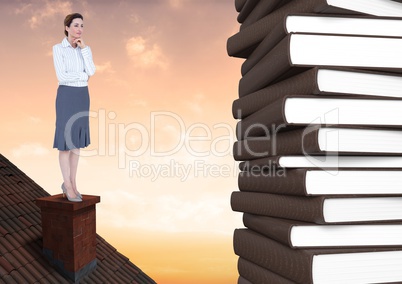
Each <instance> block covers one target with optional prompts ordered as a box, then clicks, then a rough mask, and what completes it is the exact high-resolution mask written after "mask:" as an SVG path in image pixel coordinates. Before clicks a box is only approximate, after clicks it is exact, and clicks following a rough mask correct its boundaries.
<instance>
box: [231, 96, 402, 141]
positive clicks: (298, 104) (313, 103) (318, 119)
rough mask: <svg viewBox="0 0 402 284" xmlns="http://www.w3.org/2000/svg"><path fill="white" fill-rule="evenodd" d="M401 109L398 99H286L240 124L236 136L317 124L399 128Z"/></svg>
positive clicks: (272, 132) (297, 97)
mask: <svg viewBox="0 0 402 284" xmlns="http://www.w3.org/2000/svg"><path fill="white" fill-rule="evenodd" d="M401 109H402V100H397V99H385V98H381V99H376V98H348V97H329V96H326V97H316V96H305V97H302V96H286V97H284V98H282V99H279V100H277V101H275V102H273V103H272V104H270V105H268V106H266V107H264V108H263V109H261V110H259V111H257V112H255V113H253V114H251V115H249V116H248V117H246V118H244V119H242V120H241V121H239V122H238V123H237V125H236V135H237V138H238V140H243V139H246V138H249V137H258V136H267V135H270V134H271V135H273V134H274V133H278V132H279V131H280V130H281V129H282V130H283V129H287V130H289V129H291V128H290V127H293V128H295V127H309V129H311V127H313V128H314V127H316V126H317V125H327V126H337V127H377V128H386V127H388V128H399V129H400V128H401V125H402V112H401V111H400V110H401Z"/></svg>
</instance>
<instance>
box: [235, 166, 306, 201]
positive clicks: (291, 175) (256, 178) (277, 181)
mask: <svg viewBox="0 0 402 284" xmlns="http://www.w3.org/2000/svg"><path fill="white" fill-rule="evenodd" d="M306 174H307V170H305V169H292V170H286V171H282V172H278V171H275V172H268V171H266V172H257V171H256V172H240V173H239V176H238V186H239V190H240V191H247V192H261V193H272V194H285V195H297V196H306V195H307V193H306Z"/></svg>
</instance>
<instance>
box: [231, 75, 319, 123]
mask: <svg viewBox="0 0 402 284" xmlns="http://www.w3.org/2000/svg"><path fill="white" fill-rule="evenodd" d="M318 70H319V68H318V67H316V68H312V69H310V70H308V71H305V72H303V73H301V74H298V75H295V76H293V77H290V78H288V79H286V80H283V81H280V82H278V83H276V84H272V85H270V86H268V87H266V88H264V89H261V90H258V91H256V92H254V93H251V94H249V95H247V96H243V97H240V98H239V99H236V100H235V101H234V102H233V104H232V114H233V117H234V118H236V119H241V118H245V117H247V116H249V115H251V114H253V113H254V112H256V111H258V110H260V109H262V108H263V107H265V106H267V105H269V104H271V103H273V102H275V101H277V100H278V99H280V98H283V97H285V96H287V95H290V94H298V95H313V94H318V93H319V89H318V85H317V73H318Z"/></svg>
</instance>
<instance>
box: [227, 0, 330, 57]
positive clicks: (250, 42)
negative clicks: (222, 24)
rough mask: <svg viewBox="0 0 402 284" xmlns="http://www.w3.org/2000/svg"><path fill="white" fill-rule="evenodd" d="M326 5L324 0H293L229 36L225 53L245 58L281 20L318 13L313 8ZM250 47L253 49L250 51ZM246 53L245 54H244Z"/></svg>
mask: <svg viewBox="0 0 402 284" xmlns="http://www.w3.org/2000/svg"><path fill="white" fill-rule="evenodd" d="M323 3H324V4H326V1H325V0H306V1H300V0H294V1H290V2H289V3H288V4H286V5H284V6H282V7H280V8H279V9H277V10H275V11H273V12H272V13H270V14H268V15H267V16H265V17H264V18H262V19H260V20H259V21H257V22H256V23H254V24H252V25H250V26H248V27H246V28H244V29H242V30H241V31H239V32H238V33H237V34H235V35H233V36H231V37H230V38H229V39H228V41H227V47H226V48H227V52H228V54H229V56H234V57H241V58H246V57H248V56H249V55H250V54H251V52H252V51H253V50H254V48H255V47H256V46H257V45H258V44H259V43H260V42H261V41H262V40H263V39H264V38H265V37H266V36H267V35H268V34H269V33H270V32H271V31H272V29H273V28H274V27H275V26H276V25H277V24H278V23H279V22H280V21H282V20H283V18H284V17H285V16H286V15H287V14H289V13H309V12H319V11H316V10H315V9H314V8H315V7H316V6H318V5H320V4H323ZM250 47H254V48H253V49H250ZM245 51H247V52H245Z"/></svg>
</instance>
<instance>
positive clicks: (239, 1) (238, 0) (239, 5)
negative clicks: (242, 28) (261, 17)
mask: <svg viewBox="0 0 402 284" xmlns="http://www.w3.org/2000/svg"><path fill="white" fill-rule="evenodd" d="M234 2H235V9H236V11H237V12H240V11H241V10H242V9H243V7H244V4H246V2H247V0H235V1H234Z"/></svg>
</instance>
